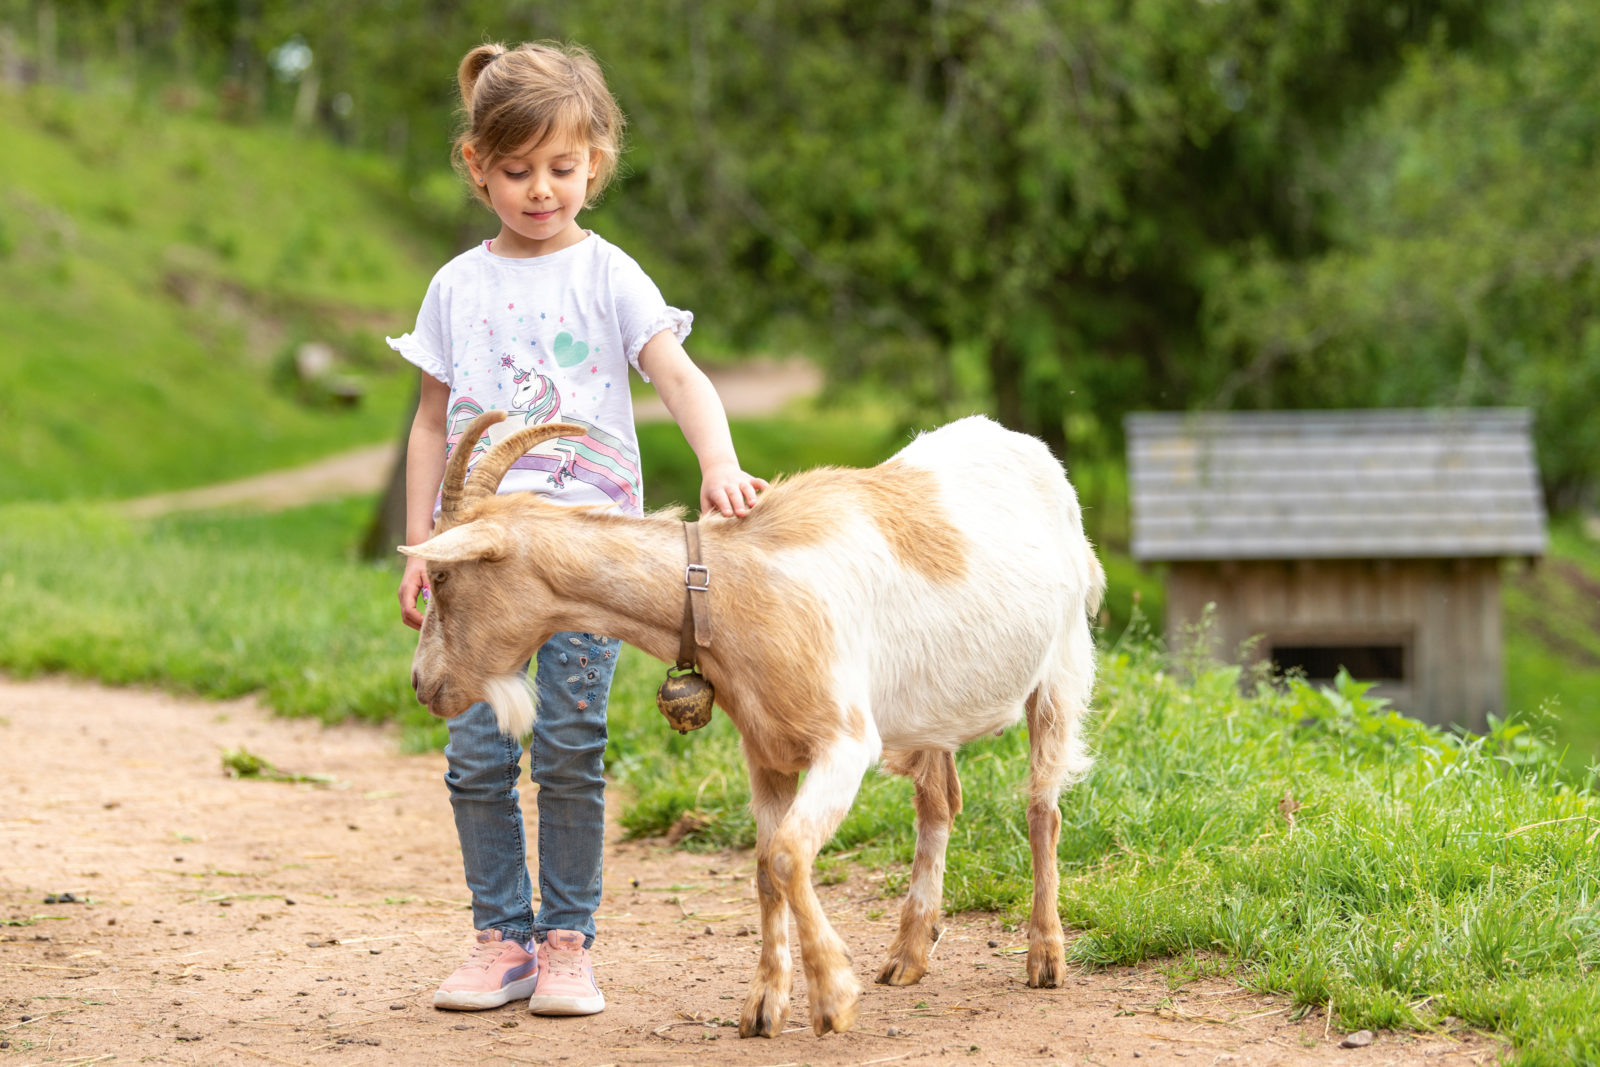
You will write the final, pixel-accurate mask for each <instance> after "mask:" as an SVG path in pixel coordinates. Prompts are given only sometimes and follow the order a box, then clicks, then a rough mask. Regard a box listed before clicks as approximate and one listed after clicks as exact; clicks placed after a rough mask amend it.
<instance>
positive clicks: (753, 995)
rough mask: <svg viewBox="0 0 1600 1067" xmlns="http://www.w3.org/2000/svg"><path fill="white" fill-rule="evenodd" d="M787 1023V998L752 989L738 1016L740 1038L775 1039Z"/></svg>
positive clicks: (771, 992)
mask: <svg viewBox="0 0 1600 1067" xmlns="http://www.w3.org/2000/svg"><path fill="white" fill-rule="evenodd" d="M788 1021H789V998H788V996H787V995H785V994H782V993H778V992H775V991H773V990H761V989H752V990H751V991H750V996H749V997H747V998H746V999H745V1002H744V1012H743V1014H741V1015H740V1016H739V1036H740V1037H777V1036H778V1035H779V1034H780V1033H782V1032H783V1024H784V1023H786V1022H788Z"/></svg>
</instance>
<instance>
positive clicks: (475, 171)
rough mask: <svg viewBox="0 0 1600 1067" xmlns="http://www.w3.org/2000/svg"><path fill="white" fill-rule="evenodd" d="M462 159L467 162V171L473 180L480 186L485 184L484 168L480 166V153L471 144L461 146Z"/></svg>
mask: <svg viewBox="0 0 1600 1067" xmlns="http://www.w3.org/2000/svg"><path fill="white" fill-rule="evenodd" d="M461 158H462V159H464V160H466V163H467V170H468V171H469V172H471V174H472V180H473V181H475V182H477V183H478V184H479V185H482V184H483V168H482V167H480V166H478V151H477V149H475V148H473V147H472V146H471V145H469V144H464V145H462V146H461Z"/></svg>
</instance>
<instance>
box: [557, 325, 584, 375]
mask: <svg viewBox="0 0 1600 1067" xmlns="http://www.w3.org/2000/svg"><path fill="white" fill-rule="evenodd" d="M555 354H556V365H557V366H560V367H576V366H577V365H578V364H580V363H582V362H583V361H584V360H586V359H588V358H589V345H588V343H587V342H585V341H574V340H573V339H572V335H571V334H570V333H567V332H566V331H565V330H562V331H561V332H560V333H558V334H556V340H555Z"/></svg>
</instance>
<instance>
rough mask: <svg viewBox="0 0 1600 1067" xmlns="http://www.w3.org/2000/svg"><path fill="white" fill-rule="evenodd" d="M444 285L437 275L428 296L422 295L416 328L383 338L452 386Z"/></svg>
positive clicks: (396, 349) (411, 360) (424, 369)
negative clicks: (443, 297)
mask: <svg viewBox="0 0 1600 1067" xmlns="http://www.w3.org/2000/svg"><path fill="white" fill-rule="evenodd" d="M441 288H442V286H441V284H440V281H439V277H438V275H435V276H434V279H433V281H432V283H430V284H429V286H428V293H427V295H426V296H424V297H423V298H422V308H421V309H420V310H419V311H418V312H417V325H416V326H415V328H413V329H412V331H411V332H410V333H408V334H405V335H403V336H401V337H385V338H384V340H385V341H387V342H389V347H390V348H392V349H394V350H395V351H396V352H398V353H400V354H401V355H402V356H404V357H405V358H406V359H407V360H409V361H410V362H412V363H415V364H416V365H417V366H418V367H420V368H421V369H422V370H423V371H425V372H427V373H428V374H430V375H432V376H433V377H434V378H436V379H438V380H439V381H441V382H443V383H444V384H446V385H453V384H454V382H453V381H452V380H451V374H450V361H449V359H448V353H447V351H446V346H447V344H448V341H447V340H446V334H445V331H444V316H443V309H442V304H443V301H442V299H441V296H440V290H441Z"/></svg>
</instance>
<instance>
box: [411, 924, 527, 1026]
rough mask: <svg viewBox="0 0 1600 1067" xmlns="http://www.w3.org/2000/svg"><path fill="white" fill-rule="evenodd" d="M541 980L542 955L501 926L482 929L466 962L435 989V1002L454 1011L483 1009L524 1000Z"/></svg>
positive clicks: (438, 1006)
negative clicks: (502, 931) (509, 937)
mask: <svg viewBox="0 0 1600 1067" xmlns="http://www.w3.org/2000/svg"><path fill="white" fill-rule="evenodd" d="M538 980H539V957H538V956H536V955H534V954H532V953H530V952H529V951H528V950H527V949H526V948H524V947H523V946H522V945H520V944H518V943H517V942H516V941H507V940H505V939H504V938H503V937H502V936H501V934H500V931H499V930H482V931H479V933H478V943H477V944H476V945H474V946H473V947H472V955H470V956H468V957H467V962H465V963H463V964H462V965H461V966H460V967H457V968H456V973H455V974H452V975H451V976H450V977H449V978H446V979H445V980H444V984H443V985H441V986H440V987H439V988H438V989H436V990H434V993H433V1006H434V1007H436V1008H448V1009H450V1010H452V1011H481V1010H482V1009H484V1008H498V1007H499V1006H500V1005H502V1004H509V1003H510V1002H511V1001H513V1000H521V999H522V998H523V997H525V996H527V995H528V994H530V993H532V992H533V988H534V986H535V985H536V984H537V983H538Z"/></svg>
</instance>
